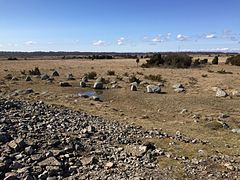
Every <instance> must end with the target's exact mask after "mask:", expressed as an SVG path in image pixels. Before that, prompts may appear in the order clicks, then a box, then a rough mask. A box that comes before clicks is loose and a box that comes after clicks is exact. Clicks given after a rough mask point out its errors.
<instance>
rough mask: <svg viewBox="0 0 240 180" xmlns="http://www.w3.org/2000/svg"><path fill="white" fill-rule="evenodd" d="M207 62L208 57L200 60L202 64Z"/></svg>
mask: <svg viewBox="0 0 240 180" xmlns="http://www.w3.org/2000/svg"><path fill="white" fill-rule="evenodd" d="M207 63H208V59H203V60H200V64H207Z"/></svg>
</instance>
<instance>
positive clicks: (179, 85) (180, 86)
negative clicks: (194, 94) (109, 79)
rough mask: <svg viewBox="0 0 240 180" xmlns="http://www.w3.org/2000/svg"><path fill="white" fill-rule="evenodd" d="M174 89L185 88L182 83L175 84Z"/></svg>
mask: <svg viewBox="0 0 240 180" xmlns="http://www.w3.org/2000/svg"><path fill="white" fill-rule="evenodd" d="M172 87H173V89H177V88H184V86H183V85H182V84H181V83H178V84H174V85H173V86H172Z"/></svg>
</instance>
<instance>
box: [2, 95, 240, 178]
mask: <svg viewBox="0 0 240 180" xmlns="http://www.w3.org/2000/svg"><path fill="white" fill-rule="evenodd" d="M146 138H159V139H160V138H171V139H174V140H178V141H181V142H183V143H191V144H199V143H200V144H207V143H208V142H207V141H203V140H198V139H192V138H188V137H185V136H183V135H181V133H180V132H177V133H176V135H173V136H170V135H168V134H166V133H163V132H161V131H159V130H148V131H147V130H144V129H143V128H142V127H139V126H135V125H126V124H120V123H118V122H113V121H111V122H110V121H106V120H104V119H102V118H100V117H96V116H91V115H87V114H85V113H82V112H76V111H72V110H70V109H66V108H64V107H56V106H51V105H46V104H44V103H43V102H35V103H29V102H25V101H15V100H6V99H1V100H0V153H1V159H0V179H8V180H10V179H26V180H31V179H136V180H137V179H174V177H173V175H172V174H171V169H168V170H167V169H162V168H161V165H160V164H159V162H158V160H157V158H158V157H159V156H166V157H167V158H172V159H174V160H177V161H180V162H181V163H182V164H183V166H184V170H185V178H189V179H191V178H194V179H199V178H200V179H201V178H203V179H204V178H210V179H211V178H212V179H214V178H216V179H221V178H223V179H224V178H233V179H234V178H235V179H237V178H238V175H239V169H240V167H239V163H238V160H239V158H235V159H234V158H231V157H224V156H222V157H221V156H213V157H208V158H207V159H201V160H197V159H189V158H188V157H181V156H176V155H175V156H174V155H172V154H171V153H169V152H167V151H165V150H162V149H157V148H156V147H155V145H154V144H151V143H146V142H145V141H144V140H145V139H146ZM223 162H224V163H225V166H226V170H225V171H223V172H221V171H217V170H216V169H214V168H212V169H211V168H209V167H210V166H209V164H210V165H213V164H214V163H217V164H220V163H223Z"/></svg>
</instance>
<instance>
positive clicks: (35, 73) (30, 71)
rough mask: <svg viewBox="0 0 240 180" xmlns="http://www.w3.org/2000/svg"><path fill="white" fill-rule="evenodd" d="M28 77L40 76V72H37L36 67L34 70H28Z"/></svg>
mask: <svg viewBox="0 0 240 180" xmlns="http://www.w3.org/2000/svg"><path fill="white" fill-rule="evenodd" d="M29 75H36V76H40V75H41V72H40V70H39V68H38V67H35V68H34V69H32V70H29Z"/></svg>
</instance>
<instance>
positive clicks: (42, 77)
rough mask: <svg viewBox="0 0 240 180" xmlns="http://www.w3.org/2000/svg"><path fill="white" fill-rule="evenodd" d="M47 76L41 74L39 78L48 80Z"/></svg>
mask: <svg viewBox="0 0 240 180" xmlns="http://www.w3.org/2000/svg"><path fill="white" fill-rule="evenodd" d="M48 79H49V76H48V75H47V74H43V75H41V80H48Z"/></svg>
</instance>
